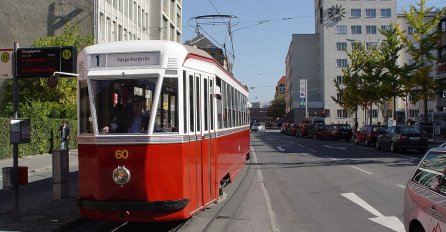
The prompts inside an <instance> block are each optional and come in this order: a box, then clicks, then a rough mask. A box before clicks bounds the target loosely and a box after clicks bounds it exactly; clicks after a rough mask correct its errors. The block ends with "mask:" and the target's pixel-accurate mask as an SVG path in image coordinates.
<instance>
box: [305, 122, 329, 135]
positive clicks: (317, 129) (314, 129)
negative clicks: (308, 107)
mask: <svg viewBox="0 0 446 232" xmlns="http://www.w3.org/2000/svg"><path fill="white" fill-rule="evenodd" d="M327 129H328V128H327V125H325V124H314V125H312V126H311V127H310V128H309V129H308V137H310V138H315V139H317V138H321V134H322V133H323V132H324V131H326V130H327ZM322 137H323V136H322Z"/></svg>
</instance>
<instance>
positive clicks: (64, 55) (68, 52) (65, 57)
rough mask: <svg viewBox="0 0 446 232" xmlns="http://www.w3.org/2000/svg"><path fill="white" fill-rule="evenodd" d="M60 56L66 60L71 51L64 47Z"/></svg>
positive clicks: (69, 56)
mask: <svg viewBox="0 0 446 232" xmlns="http://www.w3.org/2000/svg"><path fill="white" fill-rule="evenodd" d="M62 58H63V59H65V60H68V59H70V58H71V51H70V50H69V49H65V50H63V51H62Z"/></svg>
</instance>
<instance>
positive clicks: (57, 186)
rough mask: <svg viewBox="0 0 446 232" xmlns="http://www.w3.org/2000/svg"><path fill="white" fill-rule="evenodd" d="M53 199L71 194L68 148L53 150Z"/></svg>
mask: <svg viewBox="0 0 446 232" xmlns="http://www.w3.org/2000/svg"><path fill="white" fill-rule="evenodd" d="M52 156H53V199H62V198H67V197H68V196H69V185H68V177H69V174H70V170H69V166H68V161H69V157H68V150H53V154H52Z"/></svg>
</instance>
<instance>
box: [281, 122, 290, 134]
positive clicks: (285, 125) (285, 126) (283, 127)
mask: <svg viewBox="0 0 446 232" xmlns="http://www.w3.org/2000/svg"><path fill="white" fill-rule="evenodd" d="M290 125H291V123H284V124H282V126H281V127H280V133H282V134H285V133H286V131H287V130H288V127H290Z"/></svg>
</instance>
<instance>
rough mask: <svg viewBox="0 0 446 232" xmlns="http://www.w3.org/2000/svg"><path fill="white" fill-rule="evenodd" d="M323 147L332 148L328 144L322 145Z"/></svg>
mask: <svg viewBox="0 0 446 232" xmlns="http://www.w3.org/2000/svg"><path fill="white" fill-rule="evenodd" d="M322 146H323V147H327V148H334V147H332V146H328V145H322Z"/></svg>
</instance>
